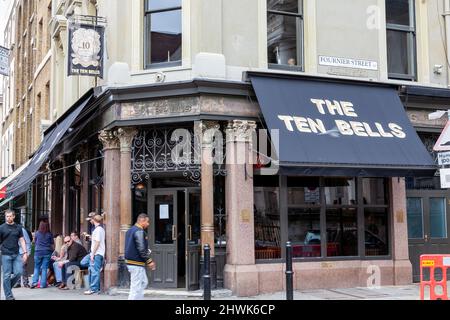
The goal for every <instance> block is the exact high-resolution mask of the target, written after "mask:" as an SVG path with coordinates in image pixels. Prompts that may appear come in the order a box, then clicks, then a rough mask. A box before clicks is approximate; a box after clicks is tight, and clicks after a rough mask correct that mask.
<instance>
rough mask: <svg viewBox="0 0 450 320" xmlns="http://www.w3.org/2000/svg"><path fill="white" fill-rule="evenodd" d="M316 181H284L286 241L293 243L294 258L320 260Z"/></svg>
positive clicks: (315, 179) (295, 179) (318, 194)
mask: <svg viewBox="0 0 450 320" xmlns="http://www.w3.org/2000/svg"><path fill="white" fill-rule="evenodd" d="M320 195H321V192H320V180H319V178H306V177H302V178H294V177H289V178H288V179H287V196H288V238H289V241H291V243H292V254H293V257H294V258H303V257H320V256H321V255H322V253H321V239H320V230H321V229H320V208H321V197H320Z"/></svg>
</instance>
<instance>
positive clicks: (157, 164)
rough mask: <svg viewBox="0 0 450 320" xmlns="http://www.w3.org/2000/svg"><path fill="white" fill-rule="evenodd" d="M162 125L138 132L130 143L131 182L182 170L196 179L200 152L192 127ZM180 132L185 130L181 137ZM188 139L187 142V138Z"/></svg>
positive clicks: (187, 175)
mask: <svg viewBox="0 0 450 320" xmlns="http://www.w3.org/2000/svg"><path fill="white" fill-rule="evenodd" d="M177 130H180V129H178V128H163V129H159V128H156V129H153V130H150V131H141V132H139V133H138V135H137V136H136V137H135V139H134V141H133V145H132V165H131V166H132V167H131V182H132V184H133V185H136V184H137V183H139V182H142V181H143V180H145V179H149V178H150V174H151V173H162V172H182V173H183V176H185V177H188V178H190V179H192V180H193V181H195V182H200V179H201V172H200V159H201V157H200V155H199V151H198V150H197V148H196V147H195V143H194V133H193V130H192V129H183V131H177ZM183 132H184V133H188V134H187V135H184V136H183ZM187 139H189V141H187Z"/></svg>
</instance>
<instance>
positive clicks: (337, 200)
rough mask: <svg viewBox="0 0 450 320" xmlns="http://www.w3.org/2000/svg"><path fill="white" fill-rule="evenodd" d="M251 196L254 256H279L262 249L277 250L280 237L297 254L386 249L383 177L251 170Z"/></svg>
mask: <svg viewBox="0 0 450 320" xmlns="http://www.w3.org/2000/svg"><path fill="white" fill-rule="evenodd" d="M278 183H279V185H278ZM254 201H255V203H254V205H255V247H256V259H259V260H266V259H273V258H281V256H279V255H278V254H277V255H273V254H272V255H271V254H269V253H268V252H269V251H270V250H271V249H273V248H274V247H275V248H276V252H277V253H278V252H279V248H280V241H281V246H283V247H284V246H285V243H286V241H290V242H291V244H292V248H293V250H292V252H293V257H294V258H302V259H321V258H325V259H326V258H339V257H353V258H364V257H370V258H373V257H380V256H387V255H389V253H390V250H389V245H390V242H389V239H390V237H389V228H388V225H389V192H388V184H387V180H386V179H384V178H319V177H317V178H316V177H267V176H255V185H254ZM435 207H436V208H438V207H439V206H438V204H436V206H435ZM437 211H439V210H437V209H436V212H437ZM441 211H442V210H441ZM436 216H437V215H436ZM439 217H440V216H439ZM439 217H437V218H435V220H436V221H437V220H439ZM441 220H442V219H441ZM363 230H364V232H363ZM275 231H276V232H275ZM437 233H438V232H437ZM440 233H442V232H440ZM283 251H284V250H283ZM283 258H284V256H283Z"/></svg>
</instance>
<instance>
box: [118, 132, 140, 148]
mask: <svg viewBox="0 0 450 320" xmlns="http://www.w3.org/2000/svg"><path fill="white" fill-rule="evenodd" d="M137 134H138V130H137V129H136V128H130V127H126V128H119V129H117V131H116V136H117V138H119V140H120V152H131V146H132V144H133V139H134V137H135V136H136V135H137Z"/></svg>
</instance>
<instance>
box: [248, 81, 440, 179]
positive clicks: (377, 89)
mask: <svg viewBox="0 0 450 320" xmlns="http://www.w3.org/2000/svg"><path fill="white" fill-rule="evenodd" d="M249 76H250V79H251V82H252V84H253V87H254V89H255V92H256V96H257V98H258V101H259V105H260V107H261V110H262V113H263V116H264V119H265V122H266V124H267V127H268V129H269V130H274V129H278V130H279V138H280V142H279V146H275V149H276V151H277V154H278V159H279V165H280V173H281V174H292V175H316V176H320V175H330V176H385V177H389V176H400V177H401V176H427V175H431V174H434V172H435V171H436V169H437V168H436V166H435V164H434V162H433V160H432V158H431V155H430V154H429V153H428V151H427V150H426V149H425V146H424V145H423V144H422V142H421V140H420V139H419V137H418V135H417V133H416V131H415V130H414V128H413V126H412V125H411V123H410V122H409V119H408V117H407V115H406V113H405V110H404V108H403V105H402V103H401V101H400V98H399V96H398V93H397V91H396V90H395V89H394V88H393V87H390V86H384V85H376V84H373V85H371V84H368V83H364V84H360V83H357V82H337V81H333V80H330V81H327V80H325V79H320V80H317V79H315V78H311V79H307V78H282V77H281V78H280V77H278V78H275V77H270V76H267V75H264V74H255V73H249Z"/></svg>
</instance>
